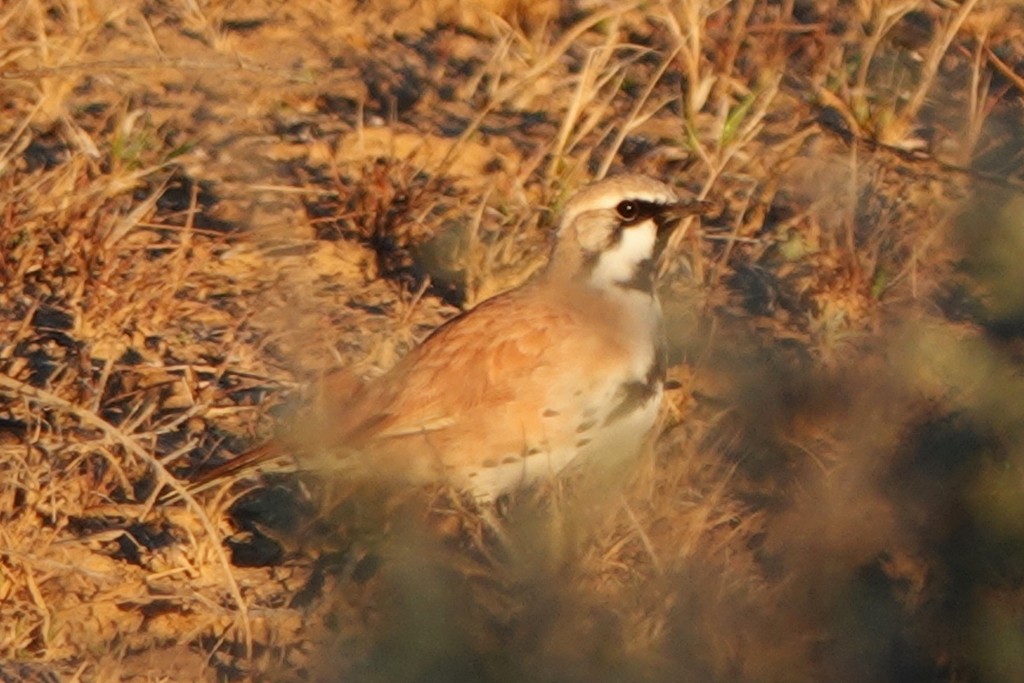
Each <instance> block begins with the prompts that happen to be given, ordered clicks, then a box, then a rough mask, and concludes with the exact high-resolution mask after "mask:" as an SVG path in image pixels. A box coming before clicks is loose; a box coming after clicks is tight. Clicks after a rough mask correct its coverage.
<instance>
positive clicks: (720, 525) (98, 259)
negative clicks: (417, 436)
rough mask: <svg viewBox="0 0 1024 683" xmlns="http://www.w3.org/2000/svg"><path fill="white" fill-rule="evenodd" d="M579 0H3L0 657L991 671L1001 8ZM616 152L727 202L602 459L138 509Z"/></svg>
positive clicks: (1018, 531) (496, 264)
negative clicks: (626, 442) (465, 481)
mask: <svg viewBox="0 0 1024 683" xmlns="http://www.w3.org/2000/svg"><path fill="white" fill-rule="evenodd" d="M589 4H590V3H583V2H580V3H566V4H564V5H561V4H559V3H550V2H544V3H524V2H491V3H486V2H479V3H464V2H459V3H455V2H443V1H439V2H432V3H400V2H391V3H355V2H353V3H348V2H342V3H333V4H332V3H319V4H316V3H290V4H285V5H280V4H276V3H255V4H232V3H224V2H217V1H214V2H209V3H205V4H204V3H181V4H166V3H164V4H160V5H159V6H157V5H146V4H141V3H139V4H129V5H123V4H118V3H104V2H86V1H85V0H69V1H66V2H60V3H57V2H48V1H47V0H15V1H14V2H10V3H8V4H6V5H4V6H3V7H2V8H0V30H2V32H3V33H2V36H3V41H2V45H3V50H2V51H0V107H2V110H3V112H4V116H3V117H2V118H0V283H2V284H3V288H2V290H0V679H3V680H12V679H13V680H19V679H18V678H17V677H18V676H21V677H22V678H23V679H25V680H29V676H30V675H33V674H34V675H37V676H44V675H45V674H44V673H40V672H41V671H49V672H50V673H49V675H51V676H54V677H59V678H56V679H50V680H69V681H75V680H80V681H91V680H96V681H106V680H121V681H193V680H248V679H259V680H323V681H338V680H366V681H405V680H408V681H413V680H415V681H426V680H437V681H447V680H558V681H574V680H581V681H582V680H595V679H596V680H614V681H623V680H651V679H654V680H695V681H696V680H700V681H723V682H724V681H729V682H741V681H752V682H753V681H758V682H764V681H779V682H783V681H817V680H840V681H847V680H848V681H868V680H870V681H888V680H893V681H897V680H899V681H906V680H934V681H950V682H952V681H985V682H987V681H1016V680H1021V679H1022V678H1024V636H1022V633H1024V609H1022V605H1024V593H1022V591H1021V588H1020V586H1021V579H1022V576H1021V570H1020V568H1021V566H1024V562H1022V560H1024V524H1022V523H1021V521H1020V520H1021V519H1024V509H1022V503H1021V501H1022V500H1024V495H1022V494H1024V490H1022V488H1024V476H1022V472H1024V426H1022V425H1024V408H1022V405H1024V404H1022V402H1021V400H1020V397H1021V396H1024V386H1022V385H1024V382H1022V380H1021V376H1022V373H1021V364H1022V358H1024V354H1022V348H1024V347H1022V341H1021V340H1022V339H1024V332H1022V330H1024V328H1022V321H1024V295H1022V294H1021V292H1024V282H1022V278H1021V275H1020V268H1019V264H1020V262H1021V260H1022V258H1021V257H1022V256H1024V241H1022V238H1021V235H1022V234H1024V232H1022V227H1024V226H1022V225H1021V218H1020V217H1021V215H1022V211H1021V207H1022V202H1024V199H1022V194H1024V192H1022V189H1024V177H1022V176H1021V173H1020V168H1021V167H1022V163H1021V162H1022V158H1024V148H1022V146H1021V136H1020V130H1021V129H1022V123H1024V122H1022V121H1021V115H1020V105H1021V101H1022V97H1024V88H1022V83H1024V79H1022V77H1021V70H1022V68H1024V28H1022V27H1024V14H1022V12H1021V10H1020V9H1019V8H1018V7H1017V6H1016V5H1015V4H1014V3H1011V2H999V1H997V0H990V1H988V2H985V1H984V0H967V1H965V2H960V3H952V2H925V1H924V0H921V1H919V2H915V1H911V0H908V1H907V2H899V3H892V2H882V1H881V0H858V2H855V3H845V2H833V1H831V0H819V1H811V2H804V1H800V2H786V1H783V2H777V3H774V2H773V3H769V2H762V1H761V0H735V1H734V2H721V3H711V2H707V1H706V0H675V1H672V2H633V3H613V4H612V5H610V6H607V7H605V6H600V7H594V8H592V9H588V6H589ZM623 169H629V170H636V171H643V172H648V173H651V174H653V175H657V176H659V177H663V178H666V179H668V180H670V181H671V182H673V183H675V184H677V185H678V186H680V187H681V188H683V189H684V190H686V191H689V192H691V193H692V194H694V195H697V196H701V197H707V198H711V199H713V200H714V201H715V202H717V203H719V204H720V205H721V206H722V207H723V209H722V212H721V214H720V215H719V216H716V217H713V218H710V219H706V220H705V221H704V222H703V224H701V225H698V224H697V223H693V224H691V225H689V226H688V227H687V229H686V230H684V231H680V232H679V233H678V242H677V243H676V244H675V245H673V251H672V254H673V255H674V258H673V259H672V260H671V261H670V262H669V263H667V264H665V268H664V272H663V275H664V292H663V299H664V300H665V303H666V309H667V313H668V317H669V329H670V336H671V341H672V347H673V354H674V360H675V366H674V367H673V369H672V378H673V380H674V382H675V386H676V388H675V389H673V390H672V391H670V392H669V400H668V402H667V406H666V410H665V416H664V418H665V419H664V429H663V432H662V434H661V437H660V438H659V440H658V443H657V446H656V448H655V449H654V450H655V452H654V453H653V454H652V457H650V458H649V459H648V460H647V461H645V462H644V463H640V464H639V465H638V468H637V469H638V472H637V474H636V476H633V477H630V479H631V480H635V481H631V483H629V484H628V485H621V486H618V487H617V488H614V492H613V489H612V488H596V489H595V487H587V486H584V485H582V484H581V485H577V486H575V487H573V486H572V485H571V484H567V485H566V486H567V487H568V488H574V489H575V490H562V489H561V488H559V490H554V491H538V492H531V493H529V494H526V495H524V496H522V499H521V500H516V501H512V503H511V505H510V506H509V509H508V510H506V511H505V512H504V513H503V514H504V515H505V518H504V521H503V522H502V523H501V524H500V528H501V529H502V531H501V532H500V533H501V534H502V535H504V538H502V539H500V540H499V539H498V538H496V534H498V533H499V532H498V531H497V530H496V528H495V526H494V524H493V522H489V521H488V520H487V519H486V515H485V516H484V518H481V516H480V514H479V511H476V510H474V509H472V507H473V506H472V505H467V504H466V503H465V501H462V500H460V499H459V497H458V496H454V495H451V494H449V493H446V492H423V491H416V492H401V493H396V492H394V491H380V490H372V489H370V490H368V489H366V488H365V487H364V488H359V489H353V487H352V485H350V484H349V483H347V482H337V481H323V480H320V479H318V478H316V477H306V476H301V477H300V476H295V475H280V474H279V475H267V476H266V477H264V478H259V477H248V478H244V479H241V480H239V481H236V482H233V483H232V484H231V485H230V486H227V485H225V486H224V487H221V488H220V489H218V490H210V491H206V492H203V493H202V494H199V495H195V496H190V495H179V496H178V497H177V498H176V499H172V497H168V496H166V495H163V494H165V493H166V492H167V491H168V490H169V489H177V490H178V493H179V494H182V493H183V491H181V485H180V484H179V483H178V480H179V479H181V480H185V479H187V478H188V477H190V476H192V475H193V474H195V472H197V471H198V470H199V469H200V468H202V467H205V466H207V465H208V464H211V463H215V462H219V461H220V460H222V459H224V458H226V457H228V456H229V455H230V454H231V453H238V452H240V451H242V450H244V449H245V448H246V447H247V446H249V445H252V444H253V443H256V442H258V441H260V440H261V439H263V438H265V436H266V435H267V434H268V433H269V432H270V431H271V430H272V429H273V425H274V424H276V423H277V422H279V420H280V419H281V417H282V416H283V415H284V414H286V413H287V412H288V411H290V410H292V409H293V407H294V406H295V405H297V404H300V403H302V402H303V401H305V400H309V399H310V396H309V393H310V392H308V391H307V389H306V388H307V387H315V386H316V384H317V381H318V380H319V379H320V378H321V377H323V376H324V374H325V373H329V372H332V371H335V370H338V369H343V370H344V371H345V373H347V374H348V376H350V377H358V378H362V377H370V376H373V375H375V374H378V373H380V372H383V371H385V370H386V369H387V368H388V367H390V366H391V365H392V364H393V363H394V362H395V361H396V359H397V358H399V357H401V356H402V354H404V353H405V352H406V350H407V349H408V348H410V346H411V345H413V344H415V343H416V342H417V341H418V340H420V339H422V337H423V336H424V335H425V334H426V333H427V332H428V331H429V330H430V329H432V328H433V327H435V326H437V325H438V324H439V323H440V322H441V321H442V320H444V319H445V318H447V317H449V316H450V315H452V314H453V313H454V312H455V311H456V310H457V309H458V308H459V307H466V306H471V305H473V304H475V303H476V302H478V301H480V300H481V299H483V298H486V297H487V296H490V295H492V294H493V293H495V292H497V291H501V290H503V289H506V288H508V287H510V286H513V285H515V284H516V283H518V282H520V281H522V280H523V279H524V278H525V277H528V275H529V274H530V273H532V272H533V271H535V270H536V268H538V267H539V266H540V265H541V264H542V263H543V261H544V258H545V253H546V252H545V250H546V244H547V241H548V235H549V233H550V231H551V228H552V223H553V221H552V216H553V215H554V214H555V213H557V211H558V209H559V207H560V205H561V203H562V202H564V201H565V199H566V197H567V196H568V194H569V193H570V192H571V191H572V190H573V189H574V188H575V187H577V186H578V185H579V184H580V183H582V182H584V181H586V180H587V179H589V178H591V177H593V176H596V175H602V174H604V173H606V172H611V171H615V170H623ZM39 680H47V679H46V678H39Z"/></svg>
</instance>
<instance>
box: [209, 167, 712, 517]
mask: <svg viewBox="0 0 1024 683" xmlns="http://www.w3.org/2000/svg"><path fill="white" fill-rule="evenodd" d="M707 208H708V203H707V202H704V201H700V200H695V199H691V200H685V201H684V200H682V199H680V196H679V195H678V194H677V193H676V191H675V190H674V189H673V188H672V187H671V186H669V185H668V184H666V183H664V182H661V181H659V180H655V179H654V178H651V177H648V176H645V175H637V174H624V175H617V176H612V177H609V178H606V179H604V180H600V181H597V182H594V183H592V184H589V185H587V186H585V187H583V188H582V189H580V190H578V191H577V192H576V193H575V194H574V195H573V196H571V197H570V199H569V200H568V201H567V202H566V203H565V205H564V207H563V209H562V211H561V215H560V218H559V220H558V228H557V231H556V235H555V240H554V244H553V247H552V250H551V253H550V258H549V261H548V264H547V266H546V267H545V268H543V269H542V270H541V271H540V272H539V273H538V274H537V275H535V276H533V277H532V278H531V279H529V280H527V282H526V283H524V284H522V285H520V286H519V287H517V288H515V289H511V290H509V291H506V292H504V293H502V294H498V295H496V296H494V297H491V298H490V299H487V300H485V301H483V302H482V303H480V304H479V305H477V306H476V307H475V308H472V309H470V310H468V311H465V312H463V313H461V314H459V315H457V316H455V317H454V318H452V319H450V320H448V321H447V322H445V323H444V324H442V325H441V326H440V327H438V328H437V329H435V330H434V331H433V332H432V333H431V334H430V335H429V336H428V337H427V338H426V339H425V340H424V341H423V342H422V343H421V344H420V345H418V346H416V347H414V348H413V349H412V350H411V351H410V352H409V353H408V354H407V355H406V356H405V357H404V358H403V359H401V360H400V361H399V362H398V363H397V364H396V365H395V366H394V367H393V368H392V369H391V370H390V371H388V372H386V373H385V374H384V375H382V376H380V377H378V378H376V379H374V380H371V381H369V382H367V383H366V384H364V385H362V386H360V387H359V388H358V389H356V390H354V391H351V392H346V393H347V394H348V395H345V396H330V395H328V396H327V397H326V400H325V401H323V407H322V408H321V409H319V410H317V411H310V412H309V413H307V414H305V415H302V414H300V415H299V417H298V418H297V419H296V420H295V421H294V423H293V424H292V425H291V427H290V428H289V429H288V430H287V431H286V432H285V433H284V434H283V435H281V436H280V437H278V438H276V439H274V440H271V441H269V442H267V443H265V444H263V445H262V446H259V447H257V448H255V449H253V450H251V451H249V452H247V453H243V454H242V455H239V456H237V457H235V458H233V459H232V460H229V461H227V462H226V463H225V464H223V465H221V466H220V467H217V468H214V469H213V470H212V471H210V472H209V473H208V474H206V475H203V476H201V477H200V479H199V480H198V482H196V483H199V484H202V483H205V482H210V481H216V480H222V479H223V477H225V476H227V475H228V474H233V473H237V472H239V471H241V470H245V469H250V468H252V467H254V466H257V465H258V464H259V463H261V462H266V461H268V460H272V459H276V458H280V457H281V456H282V455H286V454H291V455H292V456H294V458H295V459H296V460H298V461H299V462H300V466H302V467H305V466H306V464H307V463H308V464H309V465H310V467H309V469H312V470H324V471H326V472H337V473H339V474H340V475H342V476H352V477H357V476H372V477H381V478H383V479H386V480H397V481H403V482H408V483H410V484H420V485H422V484H430V483H440V484H445V485H450V486H452V487H454V488H455V489H457V490H458V491H460V492H465V493H467V494H469V495H471V496H472V497H473V498H474V499H476V500H477V501H478V502H481V503H486V502H491V501H495V500H497V499H498V498H499V497H500V496H503V495H505V494H508V493H511V492H514V491H517V490H519V489H522V488H524V487H527V486H530V485H531V484H533V483H535V482H537V481H538V480H542V479H548V478H554V477H557V476H558V475H559V474H560V473H562V472H564V471H566V470H567V469H576V468H577V467H582V466H586V467H590V466H593V467H596V468H600V467H611V466H614V465H616V464H618V463H621V462H628V461H629V459H630V458H632V457H635V456H636V455H638V454H639V453H640V451H641V450H642V448H643V447H644V446H645V444H646V443H647V440H648V437H649V435H650V434H651V432H652V430H653V429H654V427H655V424H656V420H657V416H658V413H659V407H660V404H661V400H662V395H663V391H664V384H663V383H664V378H665V372H666V342H665V338H664V331H663V323H662V313H661V305H660V302H659V300H658V295H657V289H656V282H655V280H656V275H657V268H658V263H659V258H660V256H661V253H662V251H663V250H664V247H665V245H666V242H667V238H668V236H669V235H670V234H671V232H672V231H673V229H674V227H675V226H677V225H678V224H679V222H680V220H681V219H682V218H683V217H685V216H688V215H694V214H699V213H701V212H703V211H704V210H705V209H707Z"/></svg>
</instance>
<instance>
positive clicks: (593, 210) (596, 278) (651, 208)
mask: <svg viewBox="0 0 1024 683" xmlns="http://www.w3.org/2000/svg"><path fill="white" fill-rule="evenodd" d="M705 206H706V204H704V203H703V202H695V201H691V202H685V201H681V200H680V199H679V196H678V195H677V194H676V192H675V190H673V189H672V188H671V187H669V186H668V185H666V184H665V183H662V182H659V181H657V180H654V179H653V178H648V177H647V176H642V175H622V176H614V177H611V178H607V179H605V180H602V181H599V182H596V183H593V184H592V185H588V186H587V187H585V188H583V189H582V190H580V191H579V192H577V193H576V194H575V195H574V196H573V197H572V198H571V199H570V200H569V202H568V203H567V204H566V206H565V209H564V211H563V214H562V218H561V222H560V224H559V229H558V241H557V243H556V245H555V250H554V253H553V254H552V258H551V271H552V272H555V273H558V274H561V275H563V276H569V277H574V278H584V279H586V280H587V281H588V282H589V283H590V284H592V285H594V286H596V287H609V286H618V287H624V288H628V289H639V290H642V291H648V292H650V291H653V287H654V274H655V267H656V263H657V259H658V257H659V256H660V254H661V250H662V249H663V248H664V246H665V241H666V238H667V237H668V235H669V234H670V233H671V231H672V229H673V228H674V227H675V226H676V225H677V224H678V223H679V220H680V218H682V217H683V216H686V215H691V214H694V213H698V212H700V211H702V210H703V209H704V208H705Z"/></svg>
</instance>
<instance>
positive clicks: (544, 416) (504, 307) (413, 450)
mask: <svg viewBox="0 0 1024 683" xmlns="http://www.w3.org/2000/svg"><path fill="white" fill-rule="evenodd" d="M557 294H558V295H559V296H549V295H548V293H547V292H542V291H541V290H539V289H535V288H530V287H528V288H525V289H522V290H516V291H513V292H510V293H508V294H505V295H503V296H499V297H496V298H494V299H491V300H489V301H487V302H484V303H483V304H481V305H480V306H479V307H477V308H476V309H474V310H473V311H471V312H470V313H467V314H465V315H462V316H459V317H457V318H455V319H453V320H451V321H449V322H448V323H447V324H445V325H443V326H442V327H440V328H438V329H437V330H436V331H435V332H434V333H433V334H432V335H431V336H430V337H428V338H427V340H425V341H424V342H423V344H422V345H420V346H419V347H417V348H416V349H415V350H413V351H412V352H411V353H410V354H409V355H408V356H407V357H406V358H405V359H403V360H402V361H401V362H400V363H399V364H398V365H397V366H396V367H395V368H394V369H393V370H392V371H391V372H389V373H388V374H387V375H385V376H384V377H382V378H380V379H379V380H377V381H376V382H373V383H371V384H369V385H368V386H367V387H366V389H365V391H363V392H361V393H360V394H359V395H358V396H356V397H355V398H354V400H353V401H351V402H344V401H343V402H340V403H339V404H338V408H337V410H338V412H337V413H336V415H337V421H336V422H335V423H334V425H333V427H332V428H331V429H330V430H329V431H330V432H331V433H332V434H333V436H332V437H331V438H329V439H328V441H329V442H330V443H333V444H341V445H345V446H349V447H351V448H352V449H354V450H359V451H362V452H364V453H365V454H367V455H368V456H369V457H368V458H367V463H366V464H367V465H368V466H372V467H383V468H385V469H387V470H390V469H392V468H408V470H409V471H408V472H406V473H405V474H406V475H407V476H409V477H410V478H414V479H431V478H436V477H437V476H438V475H440V474H443V473H444V472H446V471H448V470H450V469H452V468H458V467H459V466H461V465H463V464H465V463H464V461H465V460H466V459H467V458H470V459H473V458H475V459H478V460H487V459H491V458H503V457H508V455H509V454H510V453H518V452H521V451H524V450H528V449H530V448H535V447H536V448H543V447H546V444H545V443H542V442H544V441H547V440H550V439H556V438H563V436H565V435H563V434H560V433H557V432H558V430H560V429H561V430H569V431H570V432H571V431H572V430H575V429H576V428H577V427H578V426H579V425H580V423H581V422H583V421H585V419H586V417H585V416H584V415H582V413H583V412H585V411H586V409H587V406H586V405H585V403H584V402H582V401H581V400H579V399H576V398H575V396H577V395H580V396H582V395H587V394H588V393H590V387H589V386H588V383H591V384H593V383H600V382H607V381H608V380H607V377H608V375H609V373H610V371H611V369H612V368H614V367H615V366H616V363H619V362H622V361H623V360H624V359H625V358H626V356H627V355H628V353H629V346H630V340H631V338H632V333H631V331H630V330H623V329H616V328H615V327H614V323H613V322H612V321H614V320H616V319H617V317H616V316H615V315H612V314H610V312H609V311H608V310H606V305H607V304H606V303H605V302H603V301H602V300H600V299H598V298H597V297H590V300H588V296H589V295H587V294H586V293H584V292H580V291H577V290H572V291H571V294H572V296H571V297H568V296H566V292H557ZM567 372H568V373H569V375H568V378H567ZM576 412H578V413H581V414H579V415H577V414H574V413H576ZM555 417H557V418H558V419H553V418H555ZM565 438H571V437H565ZM344 451H345V449H337V448H327V449H325V454H326V455H327V457H328V458H329V459H330V458H335V459H341V460H346V459H347V457H346V454H345V453H344ZM324 464H326V465H327V466H328V467H330V466H332V465H331V463H330V462H328V463H324Z"/></svg>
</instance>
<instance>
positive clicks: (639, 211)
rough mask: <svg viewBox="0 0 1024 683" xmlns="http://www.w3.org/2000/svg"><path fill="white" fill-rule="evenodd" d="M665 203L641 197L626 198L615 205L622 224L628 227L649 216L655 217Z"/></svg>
mask: <svg viewBox="0 0 1024 683" xmlns="http://www.w3.org/2000/svg"><path fill="white" fill-rule="evenodd" d="M666 206H668V205H667V204H659V203H658V202H649V201H645V200H643V199H626V200H623V201H621V202H619V203H618V205H617V206H616V207H615V211H616V213H618V214H619V218H621V219H622V222H623V226H624V227H629V226H632V225H636V224H637V223H642V222H643V221H645V220H648V219H650V218H655V217H656V216H658V215H659V214H660V213H661V212H662V211H664V210H665V208H666Z"/></svg>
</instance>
